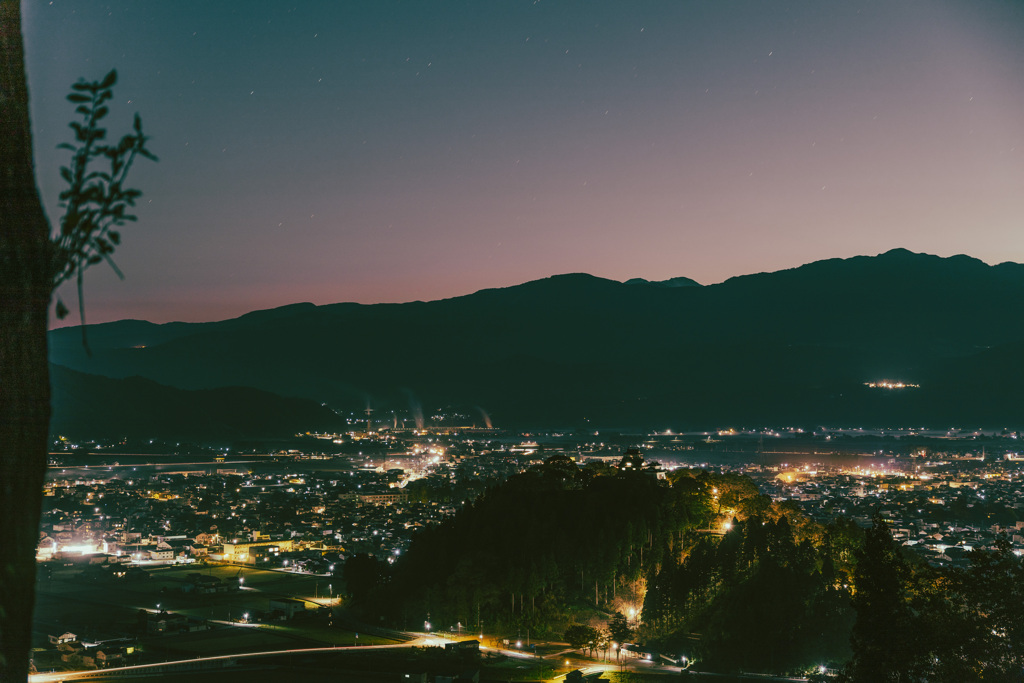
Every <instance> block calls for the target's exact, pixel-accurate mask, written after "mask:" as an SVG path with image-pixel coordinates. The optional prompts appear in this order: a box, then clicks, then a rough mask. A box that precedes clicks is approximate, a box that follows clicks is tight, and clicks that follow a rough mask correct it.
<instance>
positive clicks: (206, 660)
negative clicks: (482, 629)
mask: <svg viewBox="0 0 1024 683" xmlns="http://www.w3.org/2000/svg"><path fill="white" fill-rule="evenodd" d="M440 642H441V641H440V640H438V639H436V638H418V639H416V640H414V641H411V642H408V643H395V644H390V645H362V646H359V647H308V648H297V649H289V650H273V651H269V652H248V653H244V654H233V655H216V656H212V657H194V658H192V659H181V660H175V661H171V662H160V663H158V664H138V665H135V666H121V667H116V668H110V669H97V670H90V671H64V672H54V673H41V674H32V675H31V676H29V681H31V683H45V682H48V681H76V680H87V679H90V678H106V677H113V676H147V675H157V674H161V673H171V672H172V671H175V670H181V671H188V670H192V671H199V670H204V671H206V670H214V669H217V668H220V667H227V666H234V665H235V664H237V663H238V662H240V661H242V660H246V659H255V658H258V657H273V656H281V655H286V656H287V655H300V654H313V653H326V652H335V653H337V652H338V651H346V650H351V651H359V652H362V651H364V650H387V649H393V648H399V647H414V646H424V645H437V644H439V643H440Z"/></svg>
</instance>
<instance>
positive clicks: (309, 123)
mask: <svg viewBox="0 0 1024 683" xmlns="http://www.w3.org/2000/svg"><path fill="white" fill-rule="evenodd" d="M23 7H24V26H23V30H24V34H25V42H26V51H27V52H26V59H27V65H28V72H29V88H30V97H31V105H32V122H33V134H34V142H35V149H36V159H37V176H38V179H39V185H40V189H41V191H42V193H43V196H44V200H45V202H46V206H47V209H48V211H49V212H50V216H51V220H53V221H54V222H56V218H57V216H58V215H59V210H58V208H57V193H58V192H59V190H60V186H59V176H58V167H59V165H60V164H61V163H66V159H67V153H66V152H60V151H57V150H55V147H56V145H57V144H58V143H60V142H62V141H65V140H67V139H69V137H70V133H71V131H70V129H68V128H67V122H68V121H69V120H71V118H72V107H71V105H70V104H69V103H67V102H66V101H65V100H64V96H65V94H66V93H67V89H68V86H69V85H70V84H71V83H72V82H74V81H75V80H77V79H78V78H80V77H86V78H88V79H99V78H101V77H102V76H103V74H104V73H106V71H107V70H109V69H110V68H112V67H116V68H117V69H118V71H119V74H120V79H119V83H118V86H117V88H116V90H115V93H116V98H115V101H114V106H113V107H112V109H113V113H112V115H111V117H110V119H109V120H110V121H111V128H112V132H113V131H116V132H117V133H118V134H120V133H121V132H127V127H128V124H129V121H130V117H131V115H132V114H133V113H134V112H136V111H137V112H139V113H140V114H141V116H142V119H143V121H144V124H145V127H146V129H147V130H148V132H149V133H150V134H151V135H152V143H151V145H150V147H151V149H152V150H153V151H154V152H155V153H156V154H157V155H158V156H160V159H161V161H160V163H158V164H150V163H144V164H140V165H139V166H138V170H137V172H136V173H135V175H134V177H133V181H134V183H133V184H134V185H135V186H137V187H139V188H140V189H142V190H143V192H144V193H145V194H144V197H143V199H142V204H141V206H140V208H139V211H138V215H139V223H138V224H137V225H133V226H129V227H127V228H126V229H125V230H124V231H123V232H124V244H123V246H122V247H121V248H120V250H119V252H118V253H117V255H116V261H117V263H118V265H119V266H120V267H121V269H122V270H123V271H124V272H125V274H126V277H127V280H126V281H125V282H120V281H119V280H118V279H117V277H116V276H115V275H114V274H113V273H112V272H111V271H110V269H109V268H107V267H106V266H105V265H101V266H97V267H95V268H93V270H92V271H91V272H90V273H89V276H88V277H87V278H86V303H87V315H88V319H89V321H90V322H101V321H106V320H115V319H120V318H127V317H132V318H142V319H147V320H153V321H156V322H163V321H169V320H190V321H200V320H214V319H222V318H227V317H234V316H237V315H240V314H242V313H245V312H246V311H249V310H253V309H257V308H269V307H273V306H278V305H283V304H287V303H293V302H298V301H312V302H314V303H320V304H324V303H333V302H338V301H358V302H364V303H375V302H382V301H410V300H416V299H424V300H426V299H436V298H442V297H448V296H456V295H460V294H466V293H469V292H472V291H475V290H477V289H481V288H486V287H500V286H508V285H513V284H517V283H520V282H524V281H527V280H531V279H536V278H540V277H546V276H548V275H552V274H556V273H565V272H588V273H592V274H594V275H599V276H602V277H609V278H613V279H618V280H624V279H628V278H631V277H644V278H647V279H651V280H658V279H665V278H669V277H674V276H681V275H682V276H688V277H692V278H694V279H696V280H698V281H700V282H702V283H705V284H710V283H714V282H720V281H722V280H724V279H726V278H728V277H731V276H734V275H740V274H744V273H750V272H758V271H766V270H777V269H780V268H787V267H793V266H797V265H800V264H802V263H806V262H808V261H812V260H816V259H821V258H831V257H848V256H853V255H856V254H876V253H879V252H882V251H886V250H888V249H891V248H893V247H906V248H909V249H911V250H913V251H924V252H928V253H934V254H940V255H943V256H948V255H952V254H956V253H967V254H970V255H972V256H976V257H978V258H981V259H983V260H985V261H987V262H989V263H998V262H1002V261H1007V260H1010V261H1024V3H1021V2H1015V1H1010V0H1008V1H1005V2H995V1H989V0H971V2H960V1H957V2H941V1H936V2H862V1H858V0H851V1H848V2H825V1H822V0H814V1H808V2H762V1H757V2H754V1H748V2H739V1H735V2H729V1H718V2H689V1H682V0H679V1H675V2H670V1H668V0H662V1H659V2H638V1H636V0H630V1H629V2H626V1H618V2H609V1H605V0H594V1H589V2H554V1H551V0H541V1H538V2H515V1H512V0H506V1H503V2H497V1H493V2H492V1H489V0H475V1H473V2H441V1H437V0H431V1H430V2H413V1H407V2H390V1H386V0H366V1H363V2H342V1H337V2H301V3H293V2H283V1H277V0H275V1H259V0H246V1H245V2H226V1H225V2H217V3H210V2H191V1H185V0H175V1H174V2H146V3H143V2H133V3H122V4H113V3H107V2H90V1H87V0H75V1H72V0H54V1H53V2H47V1H45V0H26V2H24V3H23ZM61 294H62V296H63V297H64V299H65V301H66V302H67V303H68V304H69V307H71V308H72V309H74V308H75V305H76V299H75V297H74V292H73V288H71V287H66V288H65V289H64V290H63V291H62V292H61ZM72 321H73V322H77V318H75V317H74V316H73V317H72Z"/></svg>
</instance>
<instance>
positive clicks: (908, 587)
mask: <svg viewBox="0 0 1024 683" xmlns="http://www.w3.org/2000/svg"><path fill="white" fill-rule="evenodd" d="M970 556H971V558H972V562H971V565H970V566H969V567H967V568H961V569H953V570H937V569H933V568H931V567H929V566H927V565H926V564H924V563H922V562H920V561H917V560H916V559H914V557H913V556H911V555H908V554H906V553H905V552H904V551H903V550H902V549H901V548H900V547H899V546H897V545H896V544H895V543H894V542H893V541H892V537H891V535H890V534H889V530H888V528H887V527H886V525H885V524H884V522H883V521H882V520H881V519H876V520H875V522H874V525H873V526H872V527H871V528H870V529H867V530H865V529H862V528H861V527H859V526H858V525H856V524H855V523H853V521H851V520H849V519H846V518H837V519H836V520H834V521H832V522H831V523H829V524H827V525H822V524H819V523H816V522H814V521H813V520H810V519H808V518H807V517H806V516H805V515H803V514H802V513H801V512H800V510H799V507H798V506H797V505H796V504H794V503H792V502H783V503H774V502H772V501H771V500H770V499H769V498H768V497H766V496H763V495H761V494H760V493H759V492H758V490H757V487H756V485H755V484H754V483H753V482H752V481H751V480H750V479H748V478H746V477H743V476H739V475H734V474H717V473H711V472H706V471H702V470H677V471H675V472H672V473H671V474H670V475H669V477H668V479H667V480H658V479H656V478H655V477H653V476H651V475H649V474H644V473H639V472H634V473H621V474H620V473H619V472H618V470H616V469H615V468H611V467H608V466H607V465H604V464H603V463H591V464H588V465H585V466H583V467H579V466H577V465H576V464H575V463H574V462H572V461H571V460H570V459H569V458H567V457H565V456H554V457H552V458H549V459H548V460H547V461H546V462H545V463H544V464H543V465H542V466H538V467H535V468H532V469H531V470H529V471H527V472H525V473H523V474H520V475H516V476H514V477H512V478H510V479H508V480H507V481H506V482H504V483H503V484H500V485H497V486H494V487H492V488H490V489H489V490H487V491H486V493H484V494H483V495H482V496H480V498H478V499H477V500H476V502H475V503H473V504H472V505H468V506H467V507H466V508H464V509H463V510H462V511H461V512H460V513H459V514H458V515H457V516H456V517H454V518H453V519H451V520H448V521H447V522H446V523H444V524H441V525H439V526H437V527H434V528H430V529H427V530H424V531H423V532H421V533H420V534H419V535H418V536H417V537H416V539H415V540H414V542H413V544H412V547H411V548H410V550H409V551H408V553H406V555H405V556H404V557H403V558H402V559H401V560H400V561H399V562H397V563H395V564H394V565H393V566H391V565H389V564H387V563H386V562H383V561H381V560H378V559H376V558H372V557H369V556H357V557H353V558H351V559H350V560H349V562H348V566H346V568H345V575H346V581H347V583H348V591H349V594H350V596H351V597H352V601H351V604H352V605H353V606H354V608H356V609H358V610H361V611H363V613H364V615H365V616H367V617H371V618H372V619H373V620H374V621H379V620H380V619H383V620H385V621H386V622H387V623H390V624H391V625H393V626H396V627H399V628H409V629H416V630H419V629H420V628H422V627H423V626H422V625H423V624H424V623H425V622H426V621H428V620H429V621H431V622H432V623H433V624H434V628H435V629H441V630H446V629H448V628H449V627H451V626H454V625H456V624H461V625H462V627H463V628H464V630H465V631H466V632H473V631H474V630H475V629H477V628H479V627H481V625H482V627H483V629H484V630H486V631H487V632H488V633H495V632H498V633H505V634H520V635H525V634H526V633H528V632H529V633H532V634H533V637H534V638H538V637H546V638H555V639H558V640H567V641H568V642H570V643H572V644H573V645H574V646H575V647H579V648H581V649H584V650H587V651H591V652H593V651H595V650H601V649H607V648H608V647H609V646H610V643H611V642H613V641H616V640H618V641H619V642H622V641H624V640H625V639H626V638H627V637H629V638H631V639H636V640H637V641H640V642H643V643H646V644H647V645H648V646H650V647H653V648H656V649H659V650H660V651H662V652H666V653H672V654H676V655H678V654H683V655H686V656H687V657H688V658H689V659H691V660H696V661H697V662H698V666H699V668H702V669H708V670H718V671H736V670H742V671H763V672H806V671H809V670H811V669H816V668H817V667H818V666H822V665H827V666H829V667H830V668H832V667H834V668H841V669H843V674H842V675H843V677H844V678H845V679H846V680H848V681H858V682H859V681H918V680H929V681H970V680H986V681H988V680H997V681H1001V680H1006V681H1010V680H1013V681H1018V680H1020V673H1021V671H1022V668H1021V667H1022V665H1024V656H1022V654H1021V653H1024V648H1022V647H1021V646H1022V645H1024V566H1022V564H1021V561H1020V560H1019V558H1017V557H1016V555H1014V554H1013V553H1012V552H1011V551H1010V549H1009V545H1008V544H1002V545H1000V546H999V548H997V549H996V550H994V551H975V552H972V553H970ZM628 612H632V614H633V615H634V618H633V619H630V620H628V621H629V623H627V620H626V618H625V617H624V616H623V613H628ZM612 631H615V633H612ZM616 636H617V638H616Z"/></svg>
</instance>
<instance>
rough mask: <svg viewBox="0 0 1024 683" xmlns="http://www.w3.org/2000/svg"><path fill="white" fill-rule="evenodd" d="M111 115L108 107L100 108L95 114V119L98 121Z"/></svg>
mask: <svg viewBox="0 0 1024 683" xmlns="http://www.w3.org/2000/svg"><path fill="white" fill-rule="evenodd" d="M109 113H110V109H109V108H108V107H100V108H99V109H97V110H96V113H95V114H93V118H94V119H97V120H98V119H102V118H103V117H104V116H106V115H107V114H109Z"/></svg>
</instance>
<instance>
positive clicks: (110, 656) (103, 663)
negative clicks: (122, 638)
mask: <svg viewBox="0 0 1024 683" xmlns="http://www.w3.org/2000/svg"><path fill="white" fill-rule="evenodd" d="M134 651H135V648H134V647H131V646H128V647H125V646H123V645H120V646H117V645H115V646H110V645H102V646H100V647H99V648H97V649H96V656H95V659H96V666H98V667H100V668H101V669H105V668H109V667H112V666H124V665H125V663H126V662H127V659H128V655H130V654H131V653H132V652H134Z"/></svg>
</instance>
